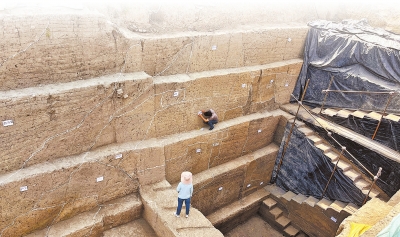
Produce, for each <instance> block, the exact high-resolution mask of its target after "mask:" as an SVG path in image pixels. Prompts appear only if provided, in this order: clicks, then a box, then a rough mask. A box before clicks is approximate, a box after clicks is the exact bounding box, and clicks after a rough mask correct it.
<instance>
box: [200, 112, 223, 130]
mask: <svg viewBox="0 0 400 237" xmlns="http://www.w3.org/2000/svg"><path fill="white" fill-rule="evenodd" d="M203 114H204V116H203ZM198 115H199V116H200V117H201V119H203V121H204V123H206V124H208V125H209V126H210V130H213V129H214V124H216V123H218V116H217V113H215V111H214V110H213V109H209V110H207V111H203V110H202V111H201V112H199V113H198Z"/></svg>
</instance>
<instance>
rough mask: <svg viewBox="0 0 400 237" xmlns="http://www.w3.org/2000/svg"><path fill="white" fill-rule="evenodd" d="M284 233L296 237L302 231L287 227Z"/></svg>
mask: <svg viewBox="0 0 400 237" xmlns="http://www.w3.org/2000/svg"><path fill="white" fill-rule="evenodd" d="M283 232H285V234H286V236H289V237H295V236H297V234H299V233H300V230H299V229H297V228H296V227H294V226H293V225H289V226H288V227H286V228H285V229H284V230H283Z"/></svg>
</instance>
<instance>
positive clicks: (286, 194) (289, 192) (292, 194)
mask: <svg viewBox="0 0 400 237" xmlns="http://www.w3.org/2000/svg"><path fill="white" fill-rule="evenodd" d="M295 196H297V194H295V193H294V192H291V191H288V192H286V193H285V194H283V195H282V198H284V199H286V200H288V201H290V200H292V198H294V197H295Z"/></svg>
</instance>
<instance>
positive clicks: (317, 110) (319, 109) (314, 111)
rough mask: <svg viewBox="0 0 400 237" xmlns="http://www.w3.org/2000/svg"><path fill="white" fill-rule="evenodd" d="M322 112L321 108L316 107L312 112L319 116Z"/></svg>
mask: <svg viewBox="0 0 400 237" xmlns="http://www.w3.org/2000/svg"><path fill="white" fill-rule="evenodd" d="M320 111H321V108H320V107H315V108H314V109H312V110H311V112H313V113H315V114H319V112H320Z"/></svg>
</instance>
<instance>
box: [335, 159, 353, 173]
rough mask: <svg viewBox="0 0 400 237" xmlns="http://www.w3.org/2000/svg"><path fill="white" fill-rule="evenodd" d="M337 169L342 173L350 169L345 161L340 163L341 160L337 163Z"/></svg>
mask: <svg viewBox="0 0 400 237" xmlns="http://www.w3.org/2000/svg"><path fill="white" fill-rule="evenodd" d="M338 167H339V168H340V169H342V170H343V171H347V170H349V169H351V165H350V164H349V163H347V162H345V161H342V160H341V161H339V163H338Z"/></svg>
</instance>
